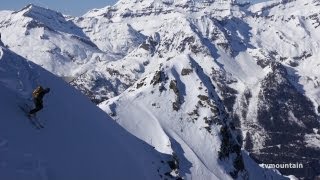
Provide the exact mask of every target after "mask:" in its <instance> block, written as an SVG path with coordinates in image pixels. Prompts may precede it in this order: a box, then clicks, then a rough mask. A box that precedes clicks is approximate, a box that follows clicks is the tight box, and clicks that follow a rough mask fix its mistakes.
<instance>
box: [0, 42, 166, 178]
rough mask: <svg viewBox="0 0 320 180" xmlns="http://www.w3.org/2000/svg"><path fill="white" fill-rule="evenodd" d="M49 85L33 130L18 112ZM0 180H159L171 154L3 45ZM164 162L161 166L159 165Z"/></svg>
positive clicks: (0, 51) (0, 63) (0, 61)
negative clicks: (40, 87) (36, 89)
mask: <svg viewBox="0 0 320 180" xmlns="http://www.w3.org/2000/svg"><path fill="white" fill-rule="evenodd" d="M37 83H41V84H42V85H44V86H45V87H50V88H51V92H50V93H49V94H48V95H46V97H45V98H44V106H45V108H44V109H43V110H42V111H41V112H39V113H38V115H37V117H38V119H39V121H41V122H42V123H43V124H44V126H45V128H44V129H41V130H37V129H35V128H34V127H33V126H32V125H31V123H29V122H28V118H27V117H26V116H25V115H24V112H22V111H21V110H20V109H19V107H18V106H19V105H23V104H24V103H30V101H29V100H28V98H29V97H30V93H31V91H32V88H34V87H35V86H36V85H37ZM0 94H1V95H0V96H1V102H0V113H1V119H0V124H1V126H0V129H1V130H0V156H1V160H0V164H1V166H0V179H7V180H9V179H12V180H13V179H15V180H18V179H33V180H36V179H39V180H40V179H41V180H42V179H43V180H44V179H60V180H64V179H66V180H67V179H96V180H99V179H101V180H102V179H157V178H159V176H164V173H166V172H170V171H171V170H170V168H169V165H168V164H166V163H164V162H166V161H168V160H171V159H172V156H171V155H167V154H163V153H160V152H158V151H155V150H154V149H153V148H152V147H151V146H149V145H147V144H146V143H143V142H142V141H141V140H139V139H137V138H136V137H134V136H133V135H131V134H129V133H128V132H127V131H126V130H124V129H123V128H121V127H120V126H119V125H117V124H116V123H115V122H114V121H113V120H111V119H110V117H108V116H107V115H106V114H105V113H104V112H102V111H101V110H100V109H99V108H97V107H96V106H95V105H94V104H92V103H91V102H90V101H89V100H88V99H87V98H86V97H84V96H83V95H82V94H81V93H79V92H77V91H76V90H75V89H73V88H72V87H70V86H69V85H68V84H66V83H65V82H64V81H62V80H60V79H58V78H57V77H55V76H54V75H52V74H51V73H49V72H48V71H46V70H44V69H42V68H40V67H39V66H37V65H35V64H33V63H32V62H31V61H27V60H25V59H24V58H22V57H20V56H18V55H16V54H15V53H13V52H11V51H9V50H7V49H5V48H3V47H0ZM161 162H162V163H161Z"/></svg>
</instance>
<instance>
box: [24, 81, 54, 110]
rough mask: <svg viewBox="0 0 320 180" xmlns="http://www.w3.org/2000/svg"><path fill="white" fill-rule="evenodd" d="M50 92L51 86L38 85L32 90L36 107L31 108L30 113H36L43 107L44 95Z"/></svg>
mask: <svg viewBox="0 0 320 180" xmlns="http://www.w3.org/2000/svg"><path fill="white" fill-rule="evenodd" d="M49 92H50V88H45V89H44V88H43V87H42V86H38V87H37V88H36V89H34V90H33V92H32V97H33V102H34V105H35V108H34V109H32V110H30V112H29V115H35V113H36V112H38V111H40V110H41V109H42V108H43V101H42V99H43V96H44V95H45V94H47V93H49Z"/></svg>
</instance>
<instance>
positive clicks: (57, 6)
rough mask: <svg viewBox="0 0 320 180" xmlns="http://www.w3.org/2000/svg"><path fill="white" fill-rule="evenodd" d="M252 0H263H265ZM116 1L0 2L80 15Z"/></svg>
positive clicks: (6, 6)
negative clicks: (34, 5) (33, 5)
mask: <svg viewBox="0 0 320 180" xmlns="http://www.w3.org/2000/svg"><path fill="white" fill-rule="evenodd" d="M251 1H252V2H261V1H263V0H251ZM116 2H117V0H5V1H3V2H1V3H0V10H19V9H21V8H23V7H24V6H26V5H27V4H30V3H32V4H36V5H39V6H42V7H46V8H50V9H53V10H57V11H60V12H62V13H63V14H70V15H74V16H80V15H82V14H84V13H86V12H87V11H88V10H90V9H93V8H102V7H105V6H107V5H113V4H115V3H116Z"/></svg>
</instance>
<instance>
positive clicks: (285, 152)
mask: <svg viewBox="0 0 320 180" xmlns="http://www.w3.org/2000/svg"><path fill="white" fill-rule="evenodd" d="M271 68H272V70H273V72H271V73H269V74H268V75H267V76H266V77H265V79H264V80H263V81H262V82H261V90H260V92H259V96H258V98H259V103H258V122H259V125H260V126H261V127H262V128H263V129H264V130H265V131H266V132H268V135H267V138H266V139H265V144H264V148H262V149H260V152H254V153H252V156H253V157H254V158H255V159H257V160H258V161H260V162H263V163H265V164H269V163H270V164H271V163H275V164H281V163H288V164H289V163H297V162H298V163H302V164H303V165H304V168H303V169H279V171H280V172H281V173H283V174H286V175H289V174H294V175H295V176H297V177H307V178H312V179H313V178H314V177H315V176H316V175H319V174H320V150H319V149H314V148H312V147H308V146H306V143H305V142H304V135H305V134H311V133H313V128H319V125H320V124H319V116H317V114H316V113H315V111H314V109H315V108H314V106H313V104H312V102H311V101H310V100H309V99H308V98H307V97H305V96H304V95H303V94H302V93H301V92H299V91H298V90H297V89H296V87H295V86H294V85H292V84H291V82H290V81H289V75H288V73H287V70H286V68H285V67H284V66H283V65H281V64H280V63H272V64H271ZM248 138H250V137H248ZM250 141H251V140H250ZM250 141H249V142H248V144H246V148H247V150H248V151H250V150H251V149H252V144H251V143H250ZM317 167H318V168H317Z"/></svg>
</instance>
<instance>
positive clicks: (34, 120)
mask: <svg viewBox="0 0 320 180" xmlns="http://www.w3.org/2000/svg"><path fill="white" fill-rule="evenodd" d="M25 106H26V107H23V106H19V108H20V109H21V110H22V111H23V112H24V113H25V115H26V116H27V117H28V119H29V121H30V122H31V124H32V125H33V126H34V127H35V128H37V129H42V128H44V126H43V125H42V124H41V123H40V122H39V121H38V120H37V117H36V116H32V115H30V114H29V110H28V109H27V107H28V106H27V105H25Z"/></svg>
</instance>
